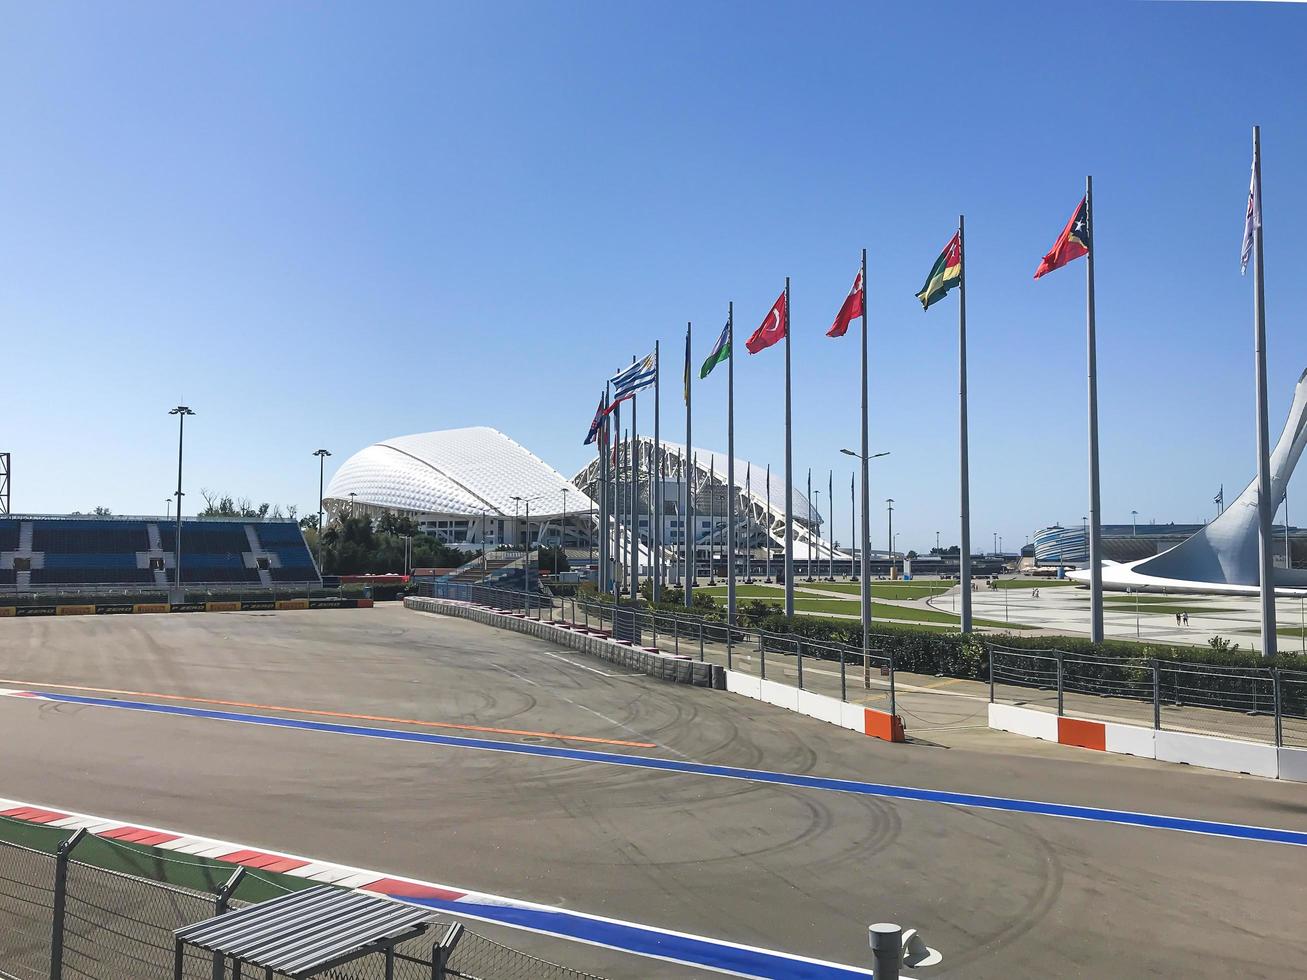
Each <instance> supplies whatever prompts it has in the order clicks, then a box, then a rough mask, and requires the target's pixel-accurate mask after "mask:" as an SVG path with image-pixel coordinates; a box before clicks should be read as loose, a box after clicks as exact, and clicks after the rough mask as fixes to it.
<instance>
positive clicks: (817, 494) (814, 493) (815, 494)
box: [808, 470, 821, 582]
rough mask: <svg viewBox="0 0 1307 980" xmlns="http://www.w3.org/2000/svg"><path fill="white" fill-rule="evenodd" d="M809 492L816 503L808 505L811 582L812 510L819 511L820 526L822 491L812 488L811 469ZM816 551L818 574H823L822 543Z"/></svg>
mask: <svg viewBox="0 0 1307 980" xmlns="http://www.w3.org/2000/svg"><path fill="white" fill-rule="evenodd" d="M808 492H809V493H811V494H812V496H813V500H814V501H815V502H814V503H812V504H809V505H808V507H809V511H808V581H809V582H811V581H812V580H813V579H812V552H813V547H812V542H813V538H814V535H813V533H812V524H813V520H812V511H813V510H815V511H816V512H817V522H818V526H819V527H820V522H821V491H820V490H814V489H812V471H811V470H809V471H808ZM816 540H817V541H818V542H820V541H821V538H820V537H819V536H816ZM816 551H817V574H818V575H820V574H821V545H820V543H819V544H818V546H817V549H816Z"/></svg>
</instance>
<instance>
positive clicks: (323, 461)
mask: <svg viewBox="0 0 1307 980" xmlns="http://www.w3.org/2000/svg"><path fill="white" fill-rule="evenodd" d="M313 455H314V456H316V457H318V575H321V574H322V480H323V475H324V472H325V469H326V465H327V457H328V456H330V455H331V453H330V452H328V451H327V450H325V449H319V450H316V451H315V452H314V453H313Z"/></svg>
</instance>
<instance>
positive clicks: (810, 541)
mask: <svg viewBox="0 0 1307 980" xmlns="http://www.w3.org/2000/svg"><path fill="white" fill-rule="evenodd" d="M812 539H813V533H812V467H811V466H809V467H808V581H810V582H811V581H812Z"/></svg>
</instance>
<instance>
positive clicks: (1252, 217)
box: [1239, 161, 1262, 275]
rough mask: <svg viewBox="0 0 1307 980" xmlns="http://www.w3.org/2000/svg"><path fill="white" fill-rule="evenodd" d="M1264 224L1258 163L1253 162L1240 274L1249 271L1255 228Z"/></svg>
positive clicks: (1249, 182)
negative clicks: (1259, 190) (1258, 188)
mask: <svg viewBox="0 0 1307 980" xmlns="http://www.w3.org/2000/svg"><path fill="white" fill-rule="evenodd" d="M1261 226H1262V200H1261V195H1259V194H1258V193H1257V163H1256V161H1254V162H1253V172H1252V177H1251V178H1249V181H1248V213H1247V214H1246V215H1245V216H1244V219H1243V256H1242V258H1241V260H1240V263H1239V274H1240V275H1244V274H1245V273H1247V271H1248V259H1249V258H1250V257H1251V256H1252V254H1253V229H1254V228H1260V227H1261Z"/></svg>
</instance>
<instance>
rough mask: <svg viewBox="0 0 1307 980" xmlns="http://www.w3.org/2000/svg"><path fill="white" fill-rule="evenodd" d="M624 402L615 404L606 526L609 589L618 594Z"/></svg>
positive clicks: (620, 549) (620, 556)
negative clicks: (608, 521) (610, 525)
mask: <svg viewBox="0 0 1307 980" xmlns="http://www.w3.org/2000/svg"><path fill="white" fill-rule="evenodd" d="M623 441H624V440H623V437H622V404H621V402H618V403H617V404H616V405H614V406H613V448H612V456H611V457H610V458H609V461H608V470H609V475H610V476H611V477H612V478H613V486H612V490H611V496H610V498H609V501H608V516H609V517H610V518H612V524H613V527H612V531H611V532H610V531H609V529H608V528H607V527H605V528H604V535H605V536H607V535H608V534H609V533H611V534H612V543H611V544H610V545H609V552H608V586H609V587H608V591H609V592H610V593H611V594H612V595H617V576H618V574H619V570H620V568H621V567H622V492H621V486H622V450H623V448H624V447H623V445H622V443H623Z"/></svg>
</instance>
